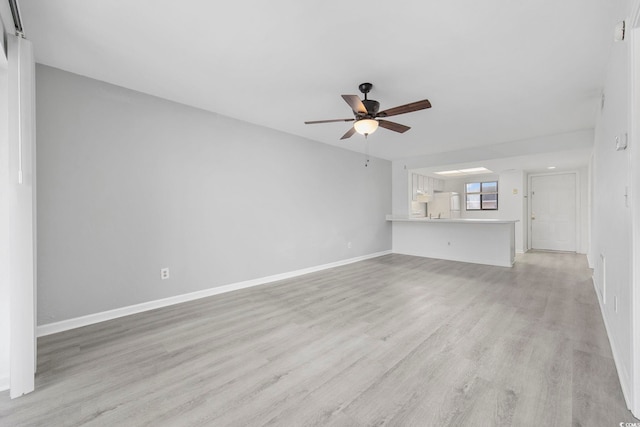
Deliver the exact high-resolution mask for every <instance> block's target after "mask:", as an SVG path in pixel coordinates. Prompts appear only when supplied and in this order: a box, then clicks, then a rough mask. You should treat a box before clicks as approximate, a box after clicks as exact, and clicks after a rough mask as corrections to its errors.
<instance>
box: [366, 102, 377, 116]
mask: <svg viewBox="0 0 640 427" xmlns="http://www.w3.org/2000/svg"><path fill="white" fill-rule="evenodd" d="M362 103H363V104H364V107H365V108H366V109H367V113H369V114H368V115H369V116H375V115H376V114H377V113H378V110H379V109H380V103H379V102H378V101H374V100H373V99H364V100H362Z"/></svg>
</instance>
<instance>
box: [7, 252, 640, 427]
mask: <svg viewBox="0 0 640 427" xmlns="http://www.w3.org/2000/svg"><path fill="white" fill-rule="evenodd" d="M590 274H591V272H590V270H589V269H588V268H587V263H586V258H585V257H584V256H582V255H574V254H552V253H527V254H525V255H520V256H518V258H517V262H516V265H515V266H514V267H513V268H502V267H491V266H482V265H475V264H464V263H458V262H451V261H442V260H434V259H425V258H417V257H411V256H405V255H387V256H383V257H379V258H375V259H371V260H367V261H362V262H359V263H355V264H350V265H347V266H343V267H339V268H334V269H331V270H326V271H322V272H318V273H313V274H309V275H306V276H302V277H298V278H294V279H290V280H284V281H281V282H277V283H274V284H270V285H264V286H260V287H256V288H252V289H245V290H241V291H236V292H231V293H227V294H222V295H218V296H214V297H210V298H206V299H201V300H198V301H193V302H189V303H185V304H180V305H175V306H171V307H167V308H163V309H159V310H154V311H150V312H146V313H142V314H138V315H134V316H129V317H126V318H121V319H116V320H113V321H109V322H104V323H101V324H97V325H93V326H88V327H84V328H80V329H76V330H72V331H67V332H64V333H60V334H55V335H51V336H47V337H44V338H41V339H39V341H38V352H39V357H38V360H39V363H38V374H37V377H36V391H35V392H34V393H32V394H30V395H27V396H24V397H22V398H19V399H15V400H10V399H9V398H8V392H3V393H0V425H2V426H76V425H88V426H191V425H212V426H263V425H268V426H314V425H326V426H373V425H375V426H380V425H393V426H598V427H600V426H618V425H619V423H621V422H637V420H635V418H633V416H632V415H631V413H630V412H629V411H627V409H626V406H625V403H624V399H623V396H622V392H621V390H620V384H619V382H618V377H617V374H616V368H615V365H614V362H613V359H612V355H611V351H610V347H609V342H608V339H607V336H606V333H605V329H604V324H603V322H602V318H601V315H600V310H599V307H598V302H597V300H596V296H595V292H594V288H593V284H592V282H591V279H590Z"/></svg>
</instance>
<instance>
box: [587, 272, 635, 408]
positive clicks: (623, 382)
mask: <svg viewBox="0 0 640 427" xmlns="http://www.w3.org/2000/svg"><path fill="white" fill-rule="evenodd" d="M591 282H592V283H593V289H594V291H595V292H596V296H597V295H598V294H599V293H598V287H597V285H596V281H595V278H594V277H591ZM596 299H597V300H598V305H599V306H600V314H601V316H602V320H603V322H604V328H605V330H606V331H607V336H608V337H612V336H613V335H612V334H611V333H610V331H611V329H610V328H609V324H608V323H607V317H606V316H605V315H604V306H603V305H602V301H601V300H600V298H596ZM609 345H610V346H611V353H612V354H613V362H614V363H615V365H616V372H617V373H618V379H619V380H620V387H621V388H622V395H623V396H624V402H625V403H626V405H627V408H628V409H630V408H631V405H630V403H631V402H630V401H629V396H630V394H629V391H630V388H629V383H628V381H627V379H628V378H629V375H628V374H627V371H626V370H625V368H624V365H623V364H622V363H621V362H620V356H619V353H618V350H617V349H616V345H615V341H614V340H611V339H610V340H609Z"/></svg>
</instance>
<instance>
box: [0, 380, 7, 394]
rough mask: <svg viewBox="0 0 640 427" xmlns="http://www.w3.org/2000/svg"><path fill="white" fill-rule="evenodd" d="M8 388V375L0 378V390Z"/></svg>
mask: <svg viewBox="0 0 640 427" xmlns="http://www.w3.org/2000/svg"><path fill="white" fill-rule="evenodd" d="M5 390H9V377H2V378H0V391H5Z"/></svg>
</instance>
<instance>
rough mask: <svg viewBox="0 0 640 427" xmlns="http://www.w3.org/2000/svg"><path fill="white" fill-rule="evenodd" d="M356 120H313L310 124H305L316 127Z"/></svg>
mask: <svg viewBox="0 0 640 427" xmlns="http://www.w3.org/2000/svg"><path fill="white" fill-rule="evenodd" d="M354 120H355V119H334V120H313V121H310V122H304V124H305V125H315V124H317V123H333V122H352V121H354Z"/></svg>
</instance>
